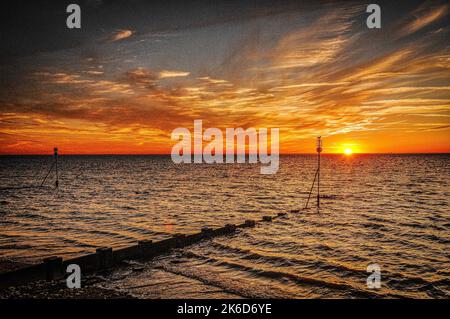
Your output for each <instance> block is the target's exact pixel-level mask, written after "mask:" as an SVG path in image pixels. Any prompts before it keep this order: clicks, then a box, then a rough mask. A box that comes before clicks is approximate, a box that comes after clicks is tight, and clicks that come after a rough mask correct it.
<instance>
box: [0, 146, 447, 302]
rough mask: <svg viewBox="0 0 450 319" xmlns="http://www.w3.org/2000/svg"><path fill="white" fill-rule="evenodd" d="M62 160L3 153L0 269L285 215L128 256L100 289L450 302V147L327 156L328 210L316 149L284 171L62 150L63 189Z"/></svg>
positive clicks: (155, 294) (289, 159)
mask: <svg viewBox="0 0 450 319" xmlns="http://www.w3.org/2000/svg"><path fill="white" fill-rule="evenodd" d="M53 162H54V159H53V157H52V156H0V264H1V263H2V262H3V263H27V264H28V263H31V264H33V263H38V262H40V261H41V260H42V259H43V258H45V257H48V256H54V255H58V256H61V257H63V258H71V257H76V256H79V255H83V254H87V253H92V252H93V251H95V249H96V248H98V247H104V246H107V247H113V248H119V247H126V246H129V245H132V244H135V243H136V242H137V241H138V240H142V239H151V240H161V239H165V238H168V237H171V236H172V235H173V234H175V233H186V234H189V233H194V232H198V231H199V230H200V229H201V228H202V227H205V226H206V227H220V226H224V225H225V224H229V223H242V222H243V221H244V220H246V219H254V220H260V219H261V218H262V216H264V215H271V214H276V213H279V212H287V213H288V214H287V215H286V216H284V217H282V218H277V219H276V220H274V221H273V222H265V223H258V224H257V225H256V227H254V228H246V229H240V230H238V231H237V232H236V233H234V234H231V235H227V236H221V237H216V238H213V239H210V240H205V241H202V242H200V243H198V244H195V245H192V246H188V247H185V248H182V249H177V250H175V251H173V252H171V253H169V254H167V255H164V256H160V257H158V258H156V259H154V260H151V261H148V262H136V263H137V265H138V266H139V267H137V266H136V264H133V263H132V262H130V267H128V268H126V269H125V270H121V271H120V272H118V273H115V274H112V275H110V276H109V277H108V280H107V281H106V282H104V283H103V285H106V286H107V287H108V288H110V289H117V290H121V291H126V292H128V293H130V294H133V295H135V296H137V297H141V298H185V297H192V298H205V297H206V298H365V297H369V298H370V297H381V298H403V297H407V298H449V297H450V209H449V207H450V187H449V186H450V182H449V177H450V154H352V155H340V154H323V155H322V157H321V171H320V207H317V185H315V186H314V187H312V183H313V180H314V176H315V172H316V169H317V156H316V155H281V157H280V166H279V170H278V172H277V173H276V174H273V175H264V174H261V173H260V168H261V165H265V164H261V163H255V164H249V163H244V164H175V163H173V162H172V160H171V158H170V156H166V155H62V156H59V158H58V180H59V185H58V187H57V188H56V187H55V180H56V170H55V167H54V166H53V168H52V164H53ZM50 169H51V170H50ZM47 173H48V176H47V179H46V180H45V183H44V184H43V186H42V187H39V186H40V185H41V183H42V181H43V180H44V178H45V177H46V175H47ZM311 189H312V194H311V198H310V201H309V203H308V208H306V209H305V206H306V202H307V199H308V195H309V193H310V190H311ZM374 273H376V275H377V277H376V278H377V280H378V282H379V285H378V287H373V285H372V286H370V284H368V282H373V279H374ZM371 275H372V276H371Z"/></svg>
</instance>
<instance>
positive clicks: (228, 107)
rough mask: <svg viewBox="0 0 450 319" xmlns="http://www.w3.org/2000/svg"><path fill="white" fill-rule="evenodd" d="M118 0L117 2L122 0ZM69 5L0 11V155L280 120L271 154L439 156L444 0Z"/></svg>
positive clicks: (96, 149)
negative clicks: (371, 20) (75, 8)
mask: <svg viewBox="0 0 450 319" xmlns="http://www.w3.org/2000/svg"><path fill="white" fill-rule="evenodd" d="M126 3H128V2H126ZM126 3H122V4H118V3H107V2H105V3H103V2H102V1H85V2H80V4H81V7H82V28H81V30H69V29H67V28H66V26H65V19H66V17H67V14H66V13H65V4H64V3H63V2H61V4H58V5H57V4H52V5H47V6H43V7H42V6H33V5H28V7H25V8H21V7H20V6H18V7H9V8H7V9H6V10H5V12H3V13H2V14H3V15H5V19H3V20H5V21H3V23H5V25H4V26H2V29H1V33H2V38H1V40H0V41H1V46H2V50H1V53H0V57H1V60H0V68H1V74H2V79H1V88H0V154H48V153H51V152H52V148H53V146H58V147H59V149H60V152H61V153H62V154H89V153H95V154H106V153H108V154H110V153H120V154H130V153H137V154H151V153H170V151H171V148H172V146H173V145H174V144H175V143H176V142H175V141H172V140H171V139H170V136H171V132H172V130H173V129H174V128H177V127H187V128H189V129H191V130H192V129H193V121H194V120H195V119H201V120H203V127H204V128H208V127H218V128H221V129H225V128H226V127H242V128H248V127H255V128H259V127H267V128H272V127H278V128H280V150H281V153H308V152H314V150H315V149H314V143H315V137H316V136H319V135H321V136H322V137H323V139H324V152H327V153H334V152H339V153H340V152H342V151H343V150H344V149H346V148H351V149H352V150H353V152H362V153H378V152H381V153H415V152H450V45H449V44H450V42H449V39H450V35H449V33H450V26H449V24H448V21H449V5H448V3H447V2H446V1H431V2H423V1H421V2H418V1H403V2H402V1H400V2H398V1H395V2H394V3H393V2H390V3H389V2H386V3H384V2H380V5H381V7H382V28H381V29H379V30H376V29H373V30H371V29H368V28H367V27H366V23H365V21H366V17H367V16H368V14H367V13H366V12H365V11H366V10H365V9H366V7H365V5H361V4H360V3H359V2H351V1H345V2H321V4H320V5H319V4H318V3H319V2H302V3H299V1H292V2H289V1H286V2H280V3H278V5H277V6H275V5H274V4H273V3H271V2H270V1H262V2H260V3H258V4H257V5H256V4H252V2H247V3H246V2H243V3H239V2H226V1H225V2H220V1H218V2H216V3H211V2H196V4H195V5H194V4H182V3H174V4H172V5H171V6H169V5H162V4H159V5H157V4H148V3H144V2H140V1H135V2H132V3H129V5H126Z"/></svg>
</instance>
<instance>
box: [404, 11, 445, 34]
mask: <svg viewBox="0 0 450 319" xmlns="http://www.w3.org/2000/svg"><path fill="white" fill-rule="evenodd" d="M448 9H449V5H448V4H445V5H441V6H437V7H431V8H429V6H428V5H427V6H421V7H419V8H418V9H417V10H416V11H415V12H413V15H414V18H413V19H412V20H411V21H409V22H408V23H406V24H405V26H404V27H403V28H401V29H400V31H399V34H400V35H410V34H412V33H415V32H417V31H419V30H421V29H423V28H425V27H426V26H428V25H430V24H432V23H434V22H436V21H438V20H439V19H441V18H443V17H444V16H446V15H447V14H448Z"/></svg>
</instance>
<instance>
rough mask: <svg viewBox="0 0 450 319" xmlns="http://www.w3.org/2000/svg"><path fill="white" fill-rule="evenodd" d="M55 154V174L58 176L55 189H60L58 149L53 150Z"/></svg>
mask: <svg viewBox="0 0 450 319" xmlns="http://www.w3.org/2000/svg"><path fill="white" fill-rule="evenodd" d="M53 151H54V154H55V174H56V181H55V187H58V185H59V177H58V148H57V147H55V148H54V149H53Z"/></svg>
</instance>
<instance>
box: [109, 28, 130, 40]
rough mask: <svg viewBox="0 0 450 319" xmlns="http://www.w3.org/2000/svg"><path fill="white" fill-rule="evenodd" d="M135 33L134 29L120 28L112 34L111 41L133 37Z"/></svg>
mask: <svg viewBox="0 0 450 319" xmlns="http://www.w3.org/2000/svg"><path fill="white" fill-rule="evenodd" d="M133 34H134V31H132V30H118V31H116V32H115V33H114V34H113V35H112V37H111V41H120V40H123V39H126V38H129V37H131V36H132V35H133Z"/></svg>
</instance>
